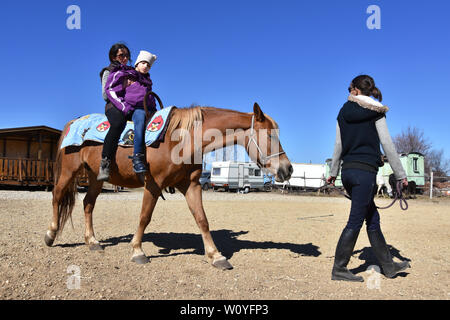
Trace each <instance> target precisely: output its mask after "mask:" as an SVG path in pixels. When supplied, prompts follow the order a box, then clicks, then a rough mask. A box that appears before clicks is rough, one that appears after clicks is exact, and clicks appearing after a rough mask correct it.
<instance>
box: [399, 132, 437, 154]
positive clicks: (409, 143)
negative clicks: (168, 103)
mask: <svg viewBox="0 0 450 320" xmlns="http://www.w3.org/2000/svg"><path fill="white" fill-rule="evenodd" d="M392 140H393V141H394V144H395V147H396V148H397V152H399V153H410V152H419V153H421V154H423V155H426V154H427V153H428V152H429V151H430V150H431V148H432V144H431V142H430V141H429V140H428V139H427V138H426V137H425V135H424V133H423V130H420V129H418V128H416V127H411V126H408V128H406V130H404V131H402V133H400V134H398V135H397V136H395V137H394V138H393V139H392Z"/></svg>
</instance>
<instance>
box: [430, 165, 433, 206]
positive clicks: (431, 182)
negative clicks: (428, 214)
mask: <svg viewBox="0 0 450 320" xmlns="http://www.w3.org/2000/svg"><path fill="white" fill-rule="evenodd" d="M430 199H433V169H430Z"/></svg>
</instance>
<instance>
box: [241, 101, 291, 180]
mask: <svg viewBox="0 0 450 320" xmlns="http://www.w3.org/2000/svg"><path fill="white" fill-rule="evenodd" d="M246 149H247V152H248V154H249V156H250V158H251V159H252V160H253V161H255V162H256V163H257V164H258V166H259V167H261V168H264V169H266V170H267V171H269V172H270V173H271V174H272V175H274V176H275V180H276V181H278V182H283V181H286V180H289V179H290V177H291V175H292V172H293V168H292V165H291V162H290V161H289V159H288V157H287V156H286V153H285V152H284V151H283V148H282V146H281V142H280V136H279V129H278V125H277V123H276V122H275V121H274V120H273V119H272V118H270V117H269V116H267V115H265V114H264V113H263V112H262V111H261V108H260V107H259V105H258V104H257V103H255V104H254V106H253V115H252V126H251V128H250V132H249V136H248V140H247V143H246Z"/></svg>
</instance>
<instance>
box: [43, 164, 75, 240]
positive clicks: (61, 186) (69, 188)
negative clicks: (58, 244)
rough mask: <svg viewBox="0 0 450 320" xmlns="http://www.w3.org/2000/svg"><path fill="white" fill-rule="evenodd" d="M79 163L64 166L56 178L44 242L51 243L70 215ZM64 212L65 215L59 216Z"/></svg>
mask: <svg viewBox="0 0 450 320" xmlns="http://www.w3.org/2000/svg"><path fill="white" fill-rule="evenodd" d="M78 169H79V165H78V166H73V167H71V168H64V170H62V172H61V175H60V176H59V178H58V182H57V183H56V185H55V187H54V188H53V200H52V206H53V216H52V222H51V224H50V226H49V228H48V230H47V233H46V234H45V238H44V241H45V244H46V245H47V246H49V247H50V246H51V245H53V242H54V241H55V239H56V235H57V234H58V232H60V231H61V229H62V228H63V227H64V225H62V224H64V223H65V221H66V219H67V218H68V217H70V215H71V213H72V209H73V205H74V203H75V193H76V186H75V181H74V179H75V178H76V175H77V173H78ZM62 214H64V215H65V217H61V215H62Z"/></svg>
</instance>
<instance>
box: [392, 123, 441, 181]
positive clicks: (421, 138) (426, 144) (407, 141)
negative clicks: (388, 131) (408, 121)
mask: <svg viewBox="0 0 450 320" xmlns="http://www.w3.org/2000/svg"><path fill="white" fill-rule="evenodd" d="M392 140H393V142H394V144H395V147H396V149H397V152H399V153H410V152H419V153H421V154H423V155H424V157H425V174H427V173H428V172H430V169H431V168H433V171H434V172H435V173H436V175H439V176H446V175H447V174H448V173H449V171H450V160H448V159H444V150H434V149H433V145H432V143H431V142H430V141H429V139H428V138H426V137H425V134H424V132H423V130H421V129H419V128H416V127H411V126H408V128H406V130H404V131H402V132H401V133H400V134H398V135H397V136H395V137H394V138H393V139H392Z"/></svg>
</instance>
